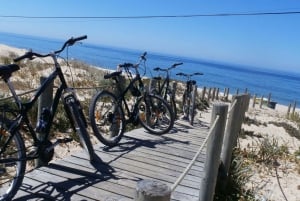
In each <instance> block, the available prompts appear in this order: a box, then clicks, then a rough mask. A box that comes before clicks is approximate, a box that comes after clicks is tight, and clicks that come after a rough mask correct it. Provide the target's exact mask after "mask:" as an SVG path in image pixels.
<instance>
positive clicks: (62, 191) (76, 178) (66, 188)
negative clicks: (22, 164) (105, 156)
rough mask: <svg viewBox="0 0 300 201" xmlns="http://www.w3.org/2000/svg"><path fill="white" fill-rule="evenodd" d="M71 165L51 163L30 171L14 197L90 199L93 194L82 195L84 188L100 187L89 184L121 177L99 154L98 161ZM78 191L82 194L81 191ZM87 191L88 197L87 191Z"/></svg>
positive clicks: (21, 200)
mask: <svg viewBox="0 0 300 201" xmlns="http://www.w3.org/2000/svg"><path fill="white" fill-rule="evenodd" d="M64 164H66V163H64ZM71 166H72V165H69V166H67V165H61V164H58V163H51V164H49V165H48V166H46V167H42V168H39V169H37V170H34V171H32V172H30V173H28V174H27V175H26V179H24V182H23V184H22V186H21V188H20V190H19V192H18V194H17V198H16V199H14V201H23V200H49V201H51V200H56V201H57V200H58V201H60V200H61V201H62V200H64V201H69V200H90V198H85V196H84V195H82V194H84V191H87V192H91V191H93V190H94V191H97V189H91V188H90V187H92V186H93V185H95V184H96V183H101V182H105V181H108V180H111V179H114V180H118V179H121V178H118V177H116V176H115V175H114V172H115V170H114V169H113V168H112V167H111V166H109V165H108V164H106V163H104V162H102V161H101V159H100V158H99V157H98V159H97V161H94V162H92V163H91V165H87V166H86V167H82V165H80V164H77V165H73V166H74V168H73V167H71ZM79 166H81V167H79ZM93 168H94V169H93ZM43 180H44V181H43ZM45 180H47V181H45ZM78 192H80V194H81V195H78V194H77V193H78ZM85 194H87V197H89V195H88V193H85ZM18 195H19V196H18ZM111 196H116V195H110V197H111Z"/></svg>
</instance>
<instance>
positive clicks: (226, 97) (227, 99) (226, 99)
mask: <svg viewBox="0 0 300 201" xmlns="http://www.w3.org/2000/svg"><path fill="white" fill-rule="evenodd" d="M229 90H230V89H229V88H227V94H226V100H227V101H228V96H229Z"/></svg>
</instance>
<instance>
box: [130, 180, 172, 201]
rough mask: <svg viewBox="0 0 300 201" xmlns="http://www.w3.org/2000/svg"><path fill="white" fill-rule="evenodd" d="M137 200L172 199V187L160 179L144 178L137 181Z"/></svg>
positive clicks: (162, 200)
mask: <svg viewBox="0 0 300 201" xmlns="http://www.w3.org/2000/svg"><path fill="white" fill-rule="evenodd" d="M134 200H135V201H170V200H171V188H170V187H169V186H168V185H166V184H165V183H162V182H160V181H154V180H142V181H140V182H138V183H137V187H136V193H135V196H134Z"/></svg>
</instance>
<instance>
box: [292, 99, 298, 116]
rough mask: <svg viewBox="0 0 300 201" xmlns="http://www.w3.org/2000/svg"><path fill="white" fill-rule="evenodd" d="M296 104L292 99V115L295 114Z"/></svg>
mask: <svg viewBox="0 0 300 201" xmlns="http://www.w3.org/2000/svg"><path fill="white" fill-rule="evenodd" d="M296 105H297V102H296V101H294V105H293V110H292V115H293V116H294V115H295V111H296Z"/></svg>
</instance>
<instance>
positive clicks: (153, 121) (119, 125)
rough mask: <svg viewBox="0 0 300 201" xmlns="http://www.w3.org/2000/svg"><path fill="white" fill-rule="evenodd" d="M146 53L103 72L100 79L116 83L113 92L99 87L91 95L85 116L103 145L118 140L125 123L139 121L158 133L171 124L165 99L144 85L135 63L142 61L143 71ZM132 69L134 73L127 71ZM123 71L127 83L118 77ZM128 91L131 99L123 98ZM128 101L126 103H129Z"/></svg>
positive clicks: (172, 115) (171, 116)
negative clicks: (114, 68) (87, 116)
mask: <svg viewBox="0 0 300 201" xmlns="http://www.w3.org/2000/svg"><path fill="white" fill-rule="evenodd" d="M145 56H146V53H144V54H143V55H142V56H141V57H140V60H139V62H138V63H136V64H132V63H124V64H120V65H119V66H118V70H117V71H115V72H113V73H110V74H107V75H105V76H104V79H112V80H113V81H114V83H115V84H116V90H117V95H116V93H112V92H110V91H108V90H102V91H99V92H98V93H96V94H95V95H94V97H93V98H92V101H91V104H90V109H89V117H90V123H91V126H92V129H93V131H94V133H95V136H96V137H97V138H98V139H99V140H100V141H101V142H102V143H103V144H105V145H106V146H109V147H112V146H115V145H117V144H118V142H119V141H120V140H121V138H122V136H123V134H124V130H125V127H126V125H127V124H129V123H132V124H133V125H138V124H139V123H140V124H141V125H142V126H143V127H144V128H145V129H146V130H147V131H149V132H150V133H153V134H157V135H161V134H164V133H167V132H169V131H170V129H171V128H172V127H173V125H174V114H173V112H172V110H171V108H170V106H169V105H168V103H167V102H166V101H165V100H164V99H163V98H162V97H160V96H158V95H155V94H151V93H149V92H148V91H147V90H145V88H144V84H143V82H142V77H141V75H140V73H139V70H138V69H139V66H140V64H141V63H142V62H143V66H144V74H145V71H146V70H145V69H146V66H145V61H146V58H145ZM131 69H133V71H134V74H135V75H134V76H133V75H132V73H131V71H130V70H131ZM123 70H124V71H125V74H126V75H127V78H128V81H129V84H128V85H126V87H125V88H122V87H123V86H124V84H125V83H124V81H121V78H122V71H123ZM129 91H130V92H131V95H132V97H133V100H129V101H127V100H126V98H125V96H126V95H127V93H128V92H129ZM130 102H131V103H132V105H131V107H129V106H130V105H129V103H130Z"/></svg>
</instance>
